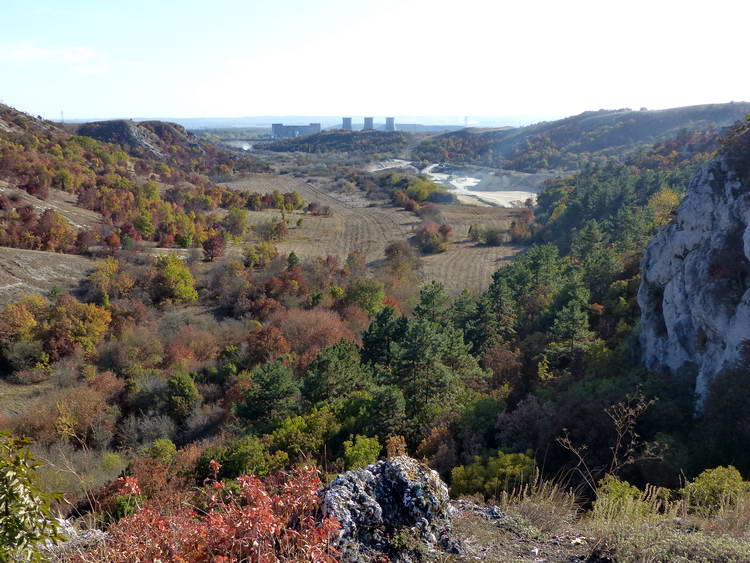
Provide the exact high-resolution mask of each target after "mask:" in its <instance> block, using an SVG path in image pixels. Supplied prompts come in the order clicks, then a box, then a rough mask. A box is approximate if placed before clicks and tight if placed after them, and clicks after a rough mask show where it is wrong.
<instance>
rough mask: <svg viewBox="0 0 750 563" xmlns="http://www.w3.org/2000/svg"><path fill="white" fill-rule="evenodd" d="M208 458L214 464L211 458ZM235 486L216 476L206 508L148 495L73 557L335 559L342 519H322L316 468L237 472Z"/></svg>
mask: <svg viewBox="0 0 750 563" xmlns="http://www.w3.org/2000/svg"><path fill="white" fill-rule="evenodd" d="M212 466H214V467H215V468H218V464H216V462H212ZM237 483H238V485H239V491H238V492H235V491H233V490H231V488H229V487H226V486H225V484H224V483H223V482H221V481H215V482H213V483H210V484H209V485H208V487H207V490H208V493H207V494H208V499H207V506H206V508H205V509H199V508H197V507H196V506H194V505H192V506H191V505H190V504H188V503H179V502H178V503H172V504H170V503H164V502H161V503H146V504H145V505H144V506H143V507H142V508H141V509H140V510H138V511H137V512H136V513H135V514H133V515H132V516H127V517H125V518H122V519H120V520H119V521H118V522H116V523H115V524H113V525H112V526H110V528H109V537H108V539H107V541H106V542H105V544H104V545H102V546H100V547H98V548H96V549H95V550H93V551H90V552H88V553H85V554H82V555H81V556H80V558H78V559H76V560H77V561H90V560H92V558H93V560H97V561H110V562H113V563H118V562H123V563H124V562H131V561H159V560H160V561H193V562H198V563H200V562H211V563H217V562H223V563H229V562H239V561H249V562H253V563H274V562H281V561H315V562H330V563H333V562H334V561H336V558H335V556H336V549H335V548H334V546H333V544H332V540H333V539H334V538H335V536H336V534H337V532H338V530H339V528H340V525H339V523H338V521H336V520H335V519H334V518H322V519H321V520H320V521H318V520H319V508H320V498H319V497H318V494H317V492H318V490H319V489H320V487H321V482H320V479H319V478H318V476H317V473H316V470H315V469H314V468H311V467H300V468H297V469H294V470H293V471H292V472H290V473H287V474H284V475H283V478H281V479H276V480H274V479H268V480H266V481H261V480H260V479H258V478H257V477H252V476H248V475H242V476H240V477H238V478H237Z"/></svg>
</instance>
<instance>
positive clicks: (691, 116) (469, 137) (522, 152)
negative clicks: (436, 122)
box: [414, 102, 750, 172]
mask: <svg viewBox="0 0 750 563" xmlns="http://www.w3.org/2000/svg"><path fill="white" fill-rule="evenodd" d="M747 113H750V103H747V102H737V103H729V104H709V105H700V106H689V107H682V108H673V109H665V110H655V111H650V110H641V111H633V110H629V109H622V110H599V111H587V112H584V113H582V114H580V115H575V116H571V117H567V118H565V119H560V120H557V121H550V122H543V123H538V124H535V125H530V126H528V127H520V128H502V129H491V130H484V129H464V130H461V131H457V132H454V133H446V134H444V135H439V136H436V137H431V138H429V139H427V140H425V141H423V142H422V143H421V144H419V145H418V146H417V147H416V148H415V149H414V155H415V157H416V158H418V159H421V160H425V161H431V162H435V161H445V160H447V161H452V162H463V163H472V164H483V165H486V166H495V167H497V168H510V169H513V170H520V171H524V172H535V171H538V170H543V169H557V168H562V169H568V170H574V169H577V168H578V167H580V166H581V164H583V163H584V162H587V161H591V160H592V159H596V158H601V157H605V156H622V155H624V154H626V153H627V152H632V151H633V150H635V149H638V148H644V147H647V146H650V145H652V144H654V143H657V142H660V141H664V140H667V139H669V138H672V137H675V136H677V135H678V134H679V133H680V132H681V131H682V130H685V129H687V130H706V129H709V128H711V127H714V128H721V127H724V126H727V125H731V124H732V123H734V122H735V121H737V120H740V119H742V118H743V117H744V115H745V114H747Z"/></svg>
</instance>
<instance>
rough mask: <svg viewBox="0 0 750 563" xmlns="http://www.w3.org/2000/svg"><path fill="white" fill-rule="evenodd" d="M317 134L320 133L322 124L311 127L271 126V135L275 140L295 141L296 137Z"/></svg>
mask: <svg viewBox="0 0 750 563" xmlns="http://www.w3.org/2000/svg"><path fill="white" fill-rule="evenodd" d="M316 133H320V123H310V124H309V125H284V124H283V123H273V124H272V125H271V135H272V136H273V138H274V139H294V138H295V137H302V136H304V135H315V134H316Z"/></svg>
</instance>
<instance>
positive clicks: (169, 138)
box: [66, 119, 268, 172]
mask: <svg viewBox="0 0 750 563" xmlns="http://www.w3.org/2000/svg"><path fill="white" fill-rule="evenodd" d="M66 129H67V130H68V131H70V132H72V133H74V134H77V135H82V136H86V137H92V138H94V139H96V140H97V141H101V142H103V143H113V144H116V145H120V146H121V147H122V148H123V149H124V150H125V151H126V152H127V153H128V154H129V155H131V156H135V157H137V158H144V159H150V160H160V161H164V162H167V163H169V164H171V165H177V166H193V165H195V166H197V167H198V169H199V170H200V171H203V172H213V171H214V169H216V168H217V167H218V166H220V165H221V164H222V163H224V162H223V161H224V160H226V158H227V153H225V152H222V151H220V150H219V149H218V148H217V147H215V146H214V145H212V144H210V143H206V142H203V141H201V140H200V139H198V138H197V137H196V136H195V135H193V134H192V133H190V132H189V131H187V130H186V129H185V128H184V127H183V126H182V125H177V124H176V123H170V122H166V121H141V122H136V121H131V120H126V119H114V120H111V121H95V122H92V123H81V124H75V125H68V126H66ZM233 158H234V159H235V161H236V162H235V163H234V166H233V168H235V169H237V170H242V171H246V172H267V171H268V167H267V166H266V165H264V164H262V163H260V162H259V161H258V160H257V159H255V158H254V157H252V156H250V155H242V156H241V157H239V156H236V155H235V157H233Z"/></svg>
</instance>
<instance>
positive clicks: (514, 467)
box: [451, 451, 536, 499]
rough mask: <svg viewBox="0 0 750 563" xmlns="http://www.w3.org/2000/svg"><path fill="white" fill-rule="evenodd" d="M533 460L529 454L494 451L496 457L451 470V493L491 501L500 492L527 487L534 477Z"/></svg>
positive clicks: (477, 459) (478, 459)
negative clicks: (480, 497) (477, 496)
mask: <svg viewBox="0 0 750 563" xmlns="http://www.w3.org/2000/svg"><path fill="white" fill-rule="evenodd" d="M535 467H536V465H535V463H534V458H532V457H531V452H527V453H525V454H522V453H516V454H506V453H504V452H502V451H498V452H497V455H496V456H489V457H488V458H486V459H484V460H482V459H480V458H475V461H474V463H472V464H470V465H466V466H463V465H461V466H458V467H456V468H454V469H453V471H452V473H451V476H452V485H451V493H452V494H453V496H455V497H458V496H462V495H472V494H476V493H478V494H481V495H483V496H484V498H485V499H490V498H495V497H497V496H499V495H500V493H502V492H503V491H511V490H512V489H513V488H515V487H520V486H521V485H523V484H525V483H528V482H529V481H530V480H531V478H532V475H533V473H534V468H535Z"/></svg>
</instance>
